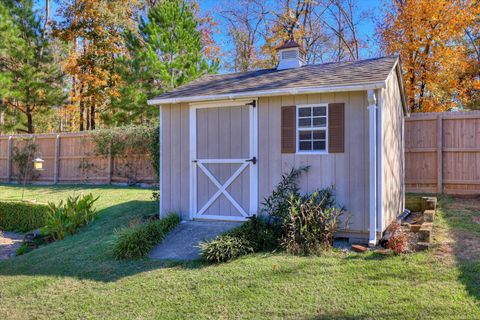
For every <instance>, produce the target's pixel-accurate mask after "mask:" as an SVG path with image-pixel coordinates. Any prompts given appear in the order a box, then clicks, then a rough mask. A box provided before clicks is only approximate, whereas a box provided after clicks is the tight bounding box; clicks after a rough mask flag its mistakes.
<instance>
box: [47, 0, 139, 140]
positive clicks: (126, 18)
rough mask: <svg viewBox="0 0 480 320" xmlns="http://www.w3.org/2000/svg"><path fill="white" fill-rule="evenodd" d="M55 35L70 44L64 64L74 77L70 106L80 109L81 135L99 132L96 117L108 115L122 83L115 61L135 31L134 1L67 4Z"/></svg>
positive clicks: (78, 0)
mask: <svg viewBox="0 0 480 320" xmlns="http://www.w3.org/2000/svg"><path fill="white" fill-rule="evenodd" d="M60 5H61V6H60V14H61V20H60V21H59V22H58V23H57V24H55V25H54V35H55V36H56V37H58V38H59V39H61V40H62V41H64V42H66V43H69V44H70V48H69V53H68V57H67V59H66V61H65V63H64V68H65V70H66V72H67V73H68V74H69V75H70V76H71V79H72V80H71V82H72V89H71V93H70V97H71V105H75V106H77V107H78V111H79V114H78V127H79V129H80V131H82V130H85V129H87V130H89V129H95V128H96V121H97V117H98V115H97V113H98V111H99V110H100V113H101V114H107V113H108V112H109V107H110V103H111V100H112V99H113V98H114V97H116V96H118V86H119V81H120V80H121V79H120V77H119V75H118V74H117V72H116V65H115V63H116V58H117V57H118V56H119V55H121V54H123V53H124V51H125V43H124V37H123V34H124V32H125V31H126V30H129V29H131V28H133V26H134V19H133V17H134V16H135V13H136V10H137V6H136V5H137V1H135V0H133V1H132V0H65V1H62V2H61V4H60Z"/></svg>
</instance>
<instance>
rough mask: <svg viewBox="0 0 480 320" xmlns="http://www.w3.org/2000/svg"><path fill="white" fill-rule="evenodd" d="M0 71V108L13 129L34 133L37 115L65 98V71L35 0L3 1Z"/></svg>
mask: <svg viewBox="0 0 480 320" xmlns="http://www.w3.org/2000/svg"><path fill="white" fill-rule="evenodd" d="M0 72H1V73H0V87H1V88H2V89H0V98H1V107H0V111H2V110H3V117H4V119H3V122H4V123H6V122H8V125H9V126H10V128H11V129H16V130H18V131H21V132H28V133H34V132H35V125H34V117H35V116H36V115H37V114H39V115H41V114H49V113H51V108H52V107H54V106H58V105H60V104H62V103H63V101H64V99H65V94H64V91H63V74H62V73H61V71H60V69H59V67H58V62H57V61H55V59H54V56H53V53H52V47H51V46H50V44H49V42H48V39H46V38H45V36H44V25H43V24H42V22H41V19H40V18H39V17H38V15H37V14H36V12H35V11H34V10H33V1H32V0H21V1H13V0H11V1H6V0H5V1H3V2H2V3H0ZM5 117H8V118H9V119H8V120H7V121H5Z"/></svg>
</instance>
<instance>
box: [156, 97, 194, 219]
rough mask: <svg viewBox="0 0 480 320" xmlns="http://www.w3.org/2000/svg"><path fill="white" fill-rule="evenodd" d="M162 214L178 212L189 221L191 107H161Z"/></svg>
mask: <svg viewBox="0 0 480 320" xmlns="http://www.w3.org/2000/svg"><path fill="white" fill-rule="evenodd" d="M161 120H162V136H163V139H162V141H161V155H162V163H161V175H162V178H161V179H162V183H161V197H162V208H161V212H162V213H168V212H172V211H175V212H177V213H179V214H181V215H182V218H184V219H188V218H189V212H188V211H189V192H190V187H189V183H190V182H189V181H190V178H189V169H190V160H189V157H190V148H189V132H190V130H189V109H188V104H176V105H164V106H162V119H161Z"/></svg>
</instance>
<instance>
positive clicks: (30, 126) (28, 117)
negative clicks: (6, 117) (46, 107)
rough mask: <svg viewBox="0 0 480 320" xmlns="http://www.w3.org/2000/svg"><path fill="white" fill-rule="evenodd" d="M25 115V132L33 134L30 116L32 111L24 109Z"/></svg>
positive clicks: (28, 108) (27, 108) (31, 117)
mask: <svg viewBox="0 0 480 320" xmlns="http://www.w3.org/2000/svg"><path fill="white" fill-rule="evenodd" d="M25 115H26V116H27V132H28V133H35V130H34V128H33V116H32V109H31V108H30V106H27V107H26V108H25Z"/></svg>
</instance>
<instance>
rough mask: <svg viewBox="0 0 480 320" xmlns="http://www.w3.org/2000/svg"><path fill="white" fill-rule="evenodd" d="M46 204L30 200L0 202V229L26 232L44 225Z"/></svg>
mask: <svg viewBox="0 0 480 320" xmlns="http://www.w3.org/2000/svg"><path fill="white" fill-rule="evenodd" d="M47 216H48V206H47V205H45V204H38V203H31V202H13V201H12V202H8V201H6V202H0V229H2V230H8V231H19V232H28V231H31V230H34V229H37V228H40V227H43V226H44V225H45V222H46V219H47Z"/></svg>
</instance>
